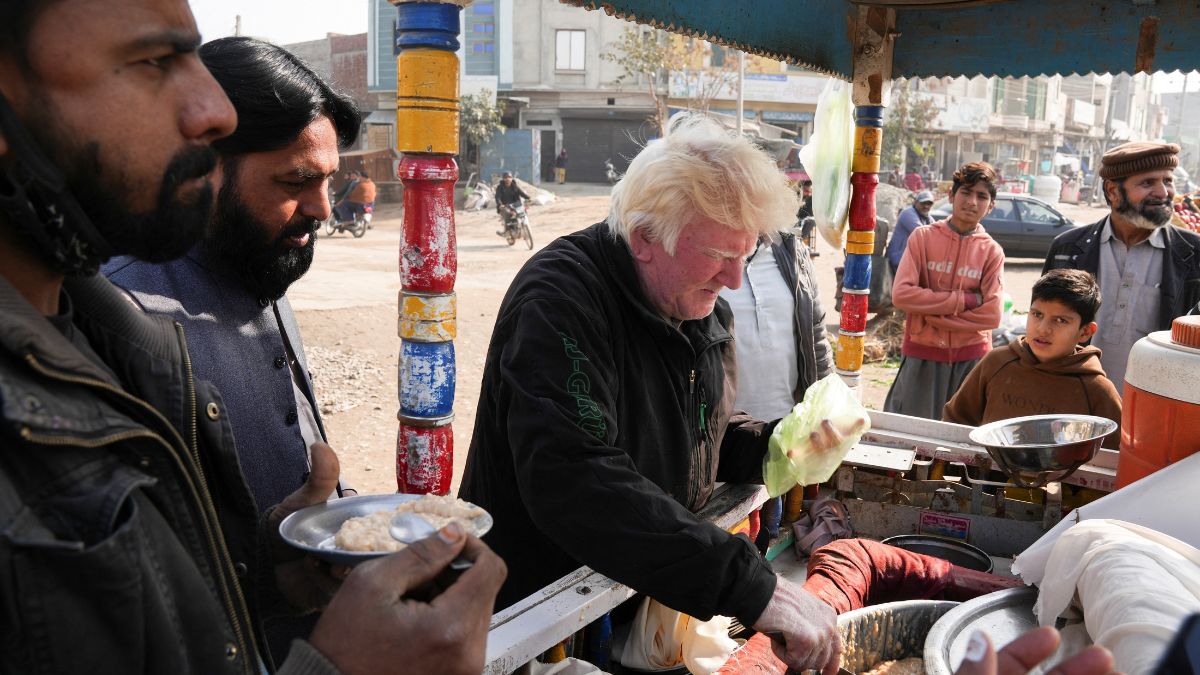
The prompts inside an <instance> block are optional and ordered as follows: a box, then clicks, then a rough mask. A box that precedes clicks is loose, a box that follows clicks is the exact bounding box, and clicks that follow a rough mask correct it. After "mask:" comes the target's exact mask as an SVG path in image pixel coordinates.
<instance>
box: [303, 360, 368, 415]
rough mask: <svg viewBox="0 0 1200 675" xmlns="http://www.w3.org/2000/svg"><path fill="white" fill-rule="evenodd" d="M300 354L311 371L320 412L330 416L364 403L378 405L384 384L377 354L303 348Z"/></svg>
mask: <svg viewBox="0 0 1200 675" xmlns="http://www.w3.org/2000/svg"><path fill="white" fill-rule="evenodd" d="M304 356H305V358H306V359H307V360H308V368H309V371H310V372H311V373H312V378H313V386H314V388H315V389H316V392H315V393H316V396H317V402H318V403H319V404H320V408H321V414H322V415H333V414H335V413H340V412H345V411H347V410H350V409H353V408H357V407H358V406H360V405H363V404H364V403H371V404H376V405H377V404H378V403H379V393H378V390H379V388H380V387H382V386H383V385H384V379H383V378H384V372H383V369H382V368H380V367H379V366H377V365H376V364H377V363H380V362H381V360H382V359H380V357H379V355H378V354H376V353H375V352H373V351H369V350H363V349H359V350H354V351H349V350H343V349H328V348H325V347H307V348H305V350H304Z"/></svg>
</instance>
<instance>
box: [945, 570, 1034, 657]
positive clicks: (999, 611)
mask: <svg viewBox="0 0 1200 675" xmlns="http://www.w3.org/2000/svg"><path fill="white" fill-rule="evenodd" d="M1036 601H1037V589H1035V588H1009V589H1005V590H1003V591H996V592H995V593H988V594H987V595H982V596H980V597H978V598H975V599H974V600H968V601H967V602H964V603H962V604H960V605H959V606H958V607H955V608H954V609H952V610H950V611H949V612H947V613H946V615H945V616H943V617H942V618H941V619H938V621H937V623H935V624H934V625H933V628H932V629H931V630H930V631H929V636H928V637H927V638H925V672H926V673H928V674H929V675H952V674H953V673H954V670H955V668H956V667H957V666H958V665H959V664H960V663H962V660H963V654H964V653H966V651H967V641H968V640H970V639H971V634H972V633H974V632H975V631H976V630H982V631H984V632H985V633H987V635H988V637H989V638H991V640H992V644H993V645H995V646H996V649H999V648H1001V647H1003V646H1004V645H1006V644H1008V643H1009V642H1012V641H1013V640H1014V639H1016V638H1017V636H1019V635H1022V634H1023V633H1025V632H1026V631H1029V630H1031V629H1033V628H1037V625H1038V624H1037V619H1036V618H1035V617H1034V615H1033V604H1034V602H1036Z"/></svg>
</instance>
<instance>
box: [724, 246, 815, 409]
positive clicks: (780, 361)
mask: <svg viewBox="0 0 1200 675" xmlns="http://www.w3.org/2000/svg"><path fill="white" fill-rule="evenodd" d="M800 255H803V254H802V253H801V254H800ZM721 297H722V298H725V301H726V302H728V303H729V308H730V309H731V310H733V331H734V336H735V337H734V341H733V345H734V349H735V350H736V351H737V368H738V388H737V398H736V399H735V400H734V403H733V405H734V408H736V409H738V410H744V411H746V412H748V413H750V414H751V415H752V416H754V417H756V418H758V419H762V420H777V419H779V418H780V417H783V416H784V415H786V414H788V413H789V412H791V410H792V406H794V405H796V400H795V398H794V396H795V391H796V384H797V383H798V382H799V379H800V368H799V362H798V360H797V354H796V296H795V295H794V294H793V293H792V289H790V288H788V285H787V282H786V281H785V280H784V278H783V272H781V271H780V269H779V263H778V261H777V260H775V254H774V251H772V250H771V246H770V244H768V243H760V244H759V245H758V248H757V249H755V250H754V255H753V256H752V257H751V258H750V260H748V261H747V262H746V266H745V267H744V268H743V271H742V285H741V288H738V289H736V290H734V289H731V288H726V289H724V290H723V291H721Z"/></svg>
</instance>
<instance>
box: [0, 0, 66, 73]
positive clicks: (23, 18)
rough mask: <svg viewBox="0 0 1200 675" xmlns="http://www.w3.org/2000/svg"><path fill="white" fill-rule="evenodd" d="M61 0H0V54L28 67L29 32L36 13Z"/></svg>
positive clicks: (26, 69) (25, 68)
mask: <svg viewBox="0 0 1200 675" xmlns="http://www.w3.org/2000/svg"><path fill="white" fill-rule="evenodd" d="M56 2H61V0H0V54H2V55H4V56H7V57H10V58H12V59H13V60H14V61H15V62H16V64H17V65H18V66H19V67H20V68H21V69H22V70H25V71H28V69H29V57H28V55H27V54H26V53H25V50H26V48H27V47H28V46H29V44H28V43H29V33H30V30H31V29H32V28H33V24H34V23H35V22H36V21H37V18H38V15H39V14H41V13H42V12H43V11H45V10H46V8H47V7H49V6H50V5H53V4H54V3H56Z"/></svg>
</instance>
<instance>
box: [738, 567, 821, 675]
mask: <svg viewBox="0 0 1200 675" xmlns="http://www.w3.org/2000/svg"><path fill="white" fill-rule="evenodd" d="M754 630H756V631H758V632H760V633H765V634H767V635H770V636H771V648H772V649H773V650H774V651H775V656H777V657H779V660H780V661H783V662H784V663H785V664H787V666H788V668H789V669H791V670H795V671H803V670H806V669H811V670H819V671H821V675H837V671H838V665H839V664H840V662H841V660H842V638H841V636H840V635H839V634H838V631H837V613H835V612H834V611H833V608H832V607H830V606H829V605H827V604H825V603H824V602H821V600H820V599H818V598H817V596H815V595H813V594H812V593H809V592H808V591H806V590H804V589H803V588H801V587H800V586H797V585H796V584H793V583H791V582H790V581H788V580H787V579H784V578H782V577H780V578H779V579H778V580H777V582H776V585H775V593H774V595H772V596H771V601H770V602H768V603H767V607H766V609H764V610H763V613H762V615H761V616H759V617H758V621H756V622H754Z"/></svg>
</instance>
